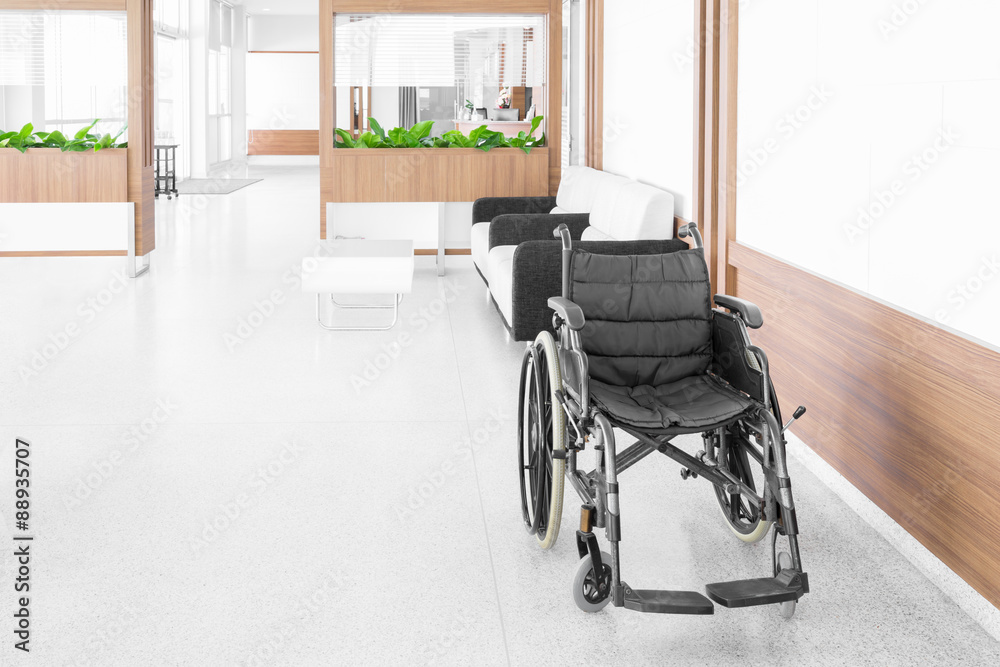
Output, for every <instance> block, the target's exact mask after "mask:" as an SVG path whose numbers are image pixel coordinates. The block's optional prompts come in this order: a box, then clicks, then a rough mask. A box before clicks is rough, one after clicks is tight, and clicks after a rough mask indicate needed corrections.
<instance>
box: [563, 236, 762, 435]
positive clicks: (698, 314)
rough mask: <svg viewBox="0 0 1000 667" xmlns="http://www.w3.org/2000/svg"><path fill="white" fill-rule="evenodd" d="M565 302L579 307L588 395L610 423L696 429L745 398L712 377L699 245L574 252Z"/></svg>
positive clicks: (744, 404) (742, 405)
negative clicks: (651, 251) (640, 251)
mask: <svg viewBox="0 0 1000 667" xmlns="http://www.w3.org/2000/svg"><path fill="white" fill-rule="evenodd" d="M571 279H572V280H571V282H572V285H571V298H572V301H574V302H575V303H576V304H577V305H579V306H580V308H581V309H582V310H583V313H584V316H585V317H586V320H587V322H586V324H585V325H584V328H583V329H582V330H581V332H580V337H581V343H582V345H583V349H584V351H585V352H586V353H587V356H588V358H589V360H590V379H591V382H590V391H591V396H592V397H593V400H594V401H595V403H596V405H597V406H598V407H599V408H601V409H602V410H603V411H604V412H605V413H607V414H608V416H609V417H610V418H611V419H612V420H613V421H617V422H619V423H621V424H626V425H631V426H634V427H636V428H641V429H644V430H662V429H670V428H680V429H697V428H701V427H712V426H714V425H717V424H720V423H724V422H727V421H730V420H732V419H733V418H735V417H737V416H738V415H740V414H742V413H743V412H745V411H746V410H747V409H749V408H750V407H751V406H752V405H753V402H752V401H751V400H750V399H749V398H747V397H745V396H743V395H742V394H740V393H739V392H737V391H736V390H734V389H732V388H731V387H730V386H729V385H727V384H725V383H724V382H722V381H721V380H719V379H718V378H716V377H715V376H712V375H709V374H708V370H709V367H710V366H711V363H712V295H711V283H710V281H709V276H708V267H707V266H706V264H705V257H704V254H703V252H702V250H700V249H697V250H682V251H679V252H672V253H666V254H655V255H617V256H615V255H597V254H592V253H589V252H585V251H581V250H577V251H574V253H573V263H572V272H571Z"/></svg>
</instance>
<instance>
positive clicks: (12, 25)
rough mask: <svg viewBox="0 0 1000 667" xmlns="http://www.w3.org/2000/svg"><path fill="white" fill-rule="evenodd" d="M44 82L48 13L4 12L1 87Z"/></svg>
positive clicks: (0, 31) (0, 26) (0, 14)
mask: <svg viewBox="0 0 1000 667" xmlns="http://www.w3.org/2000/svg"><path fill="white" fill-rule="evenodd" d="M44 84H45V17H44V15H43V14H42V13H41V12H18V11H0V86H41V85H44Z"/></svg>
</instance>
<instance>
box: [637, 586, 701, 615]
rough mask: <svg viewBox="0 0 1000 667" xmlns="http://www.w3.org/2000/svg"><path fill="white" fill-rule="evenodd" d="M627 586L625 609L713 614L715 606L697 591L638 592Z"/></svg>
mask: <svg viewBox="0 0 1000 667" xmlns="http://www.w3.org/2000/svg"><path fill="white" fill-rule="evenodd" d="M623 585H624V586H625V608H626V609H631V610H632V611H642V612H646V613H647V614H713V613H715V605H713V604H712V602H711V600H709V599H708V598H706V597H705V596H704V595H702V594H701V593H698V592H696V591H637V590H635V589H632V588H630V587H629V586H628V585H627V584H623Z"/></svg>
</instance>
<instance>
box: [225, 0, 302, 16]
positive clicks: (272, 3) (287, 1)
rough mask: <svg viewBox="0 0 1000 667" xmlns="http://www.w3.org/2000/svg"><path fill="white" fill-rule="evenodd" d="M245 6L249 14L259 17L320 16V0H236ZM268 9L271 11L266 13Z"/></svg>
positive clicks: (238, 3) (235, 0)
mask: <svg viewBox="0 0 1000 667" xmlns="http://www.w3.org/2000/svg"><path fill="white" fill-rule="evenodd" d="M234 3H235V4H237V5H243V6H244V7H246V9H247V13H248V14H251V15H254V16H258V15H265V16H266V15H268V14H274V15H281V14H294V15H297V16H319V0H234ZM265 9H268V10H270V11H264V10H265Z"/></svg>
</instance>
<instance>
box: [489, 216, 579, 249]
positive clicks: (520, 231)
mask: <svg viewBox="0 0 1000 667" xmlns="http://www.w3.org/2000/svg"><path fill="white" fill-rule="evenodd" d="M559 225H566V226H567V227H569V234H570V236H571V237H573V239H574V240H579V239H580V235H581V234H583V230H585V229H586V228H587V227H589V226H590V214H589V213H557V214H547V213H546V214H529V215H525V214H520V215H519V214H513V215H499V216H497V217H495V218H493V222H492V223H491V224H490V248H491V249H492V248H495V247H497V246H498V245H519V244H521V243H524V242H525V241H550V240H552V232H553V230H554V229H555V228H556V227H558V226H559Z"/></svg>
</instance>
